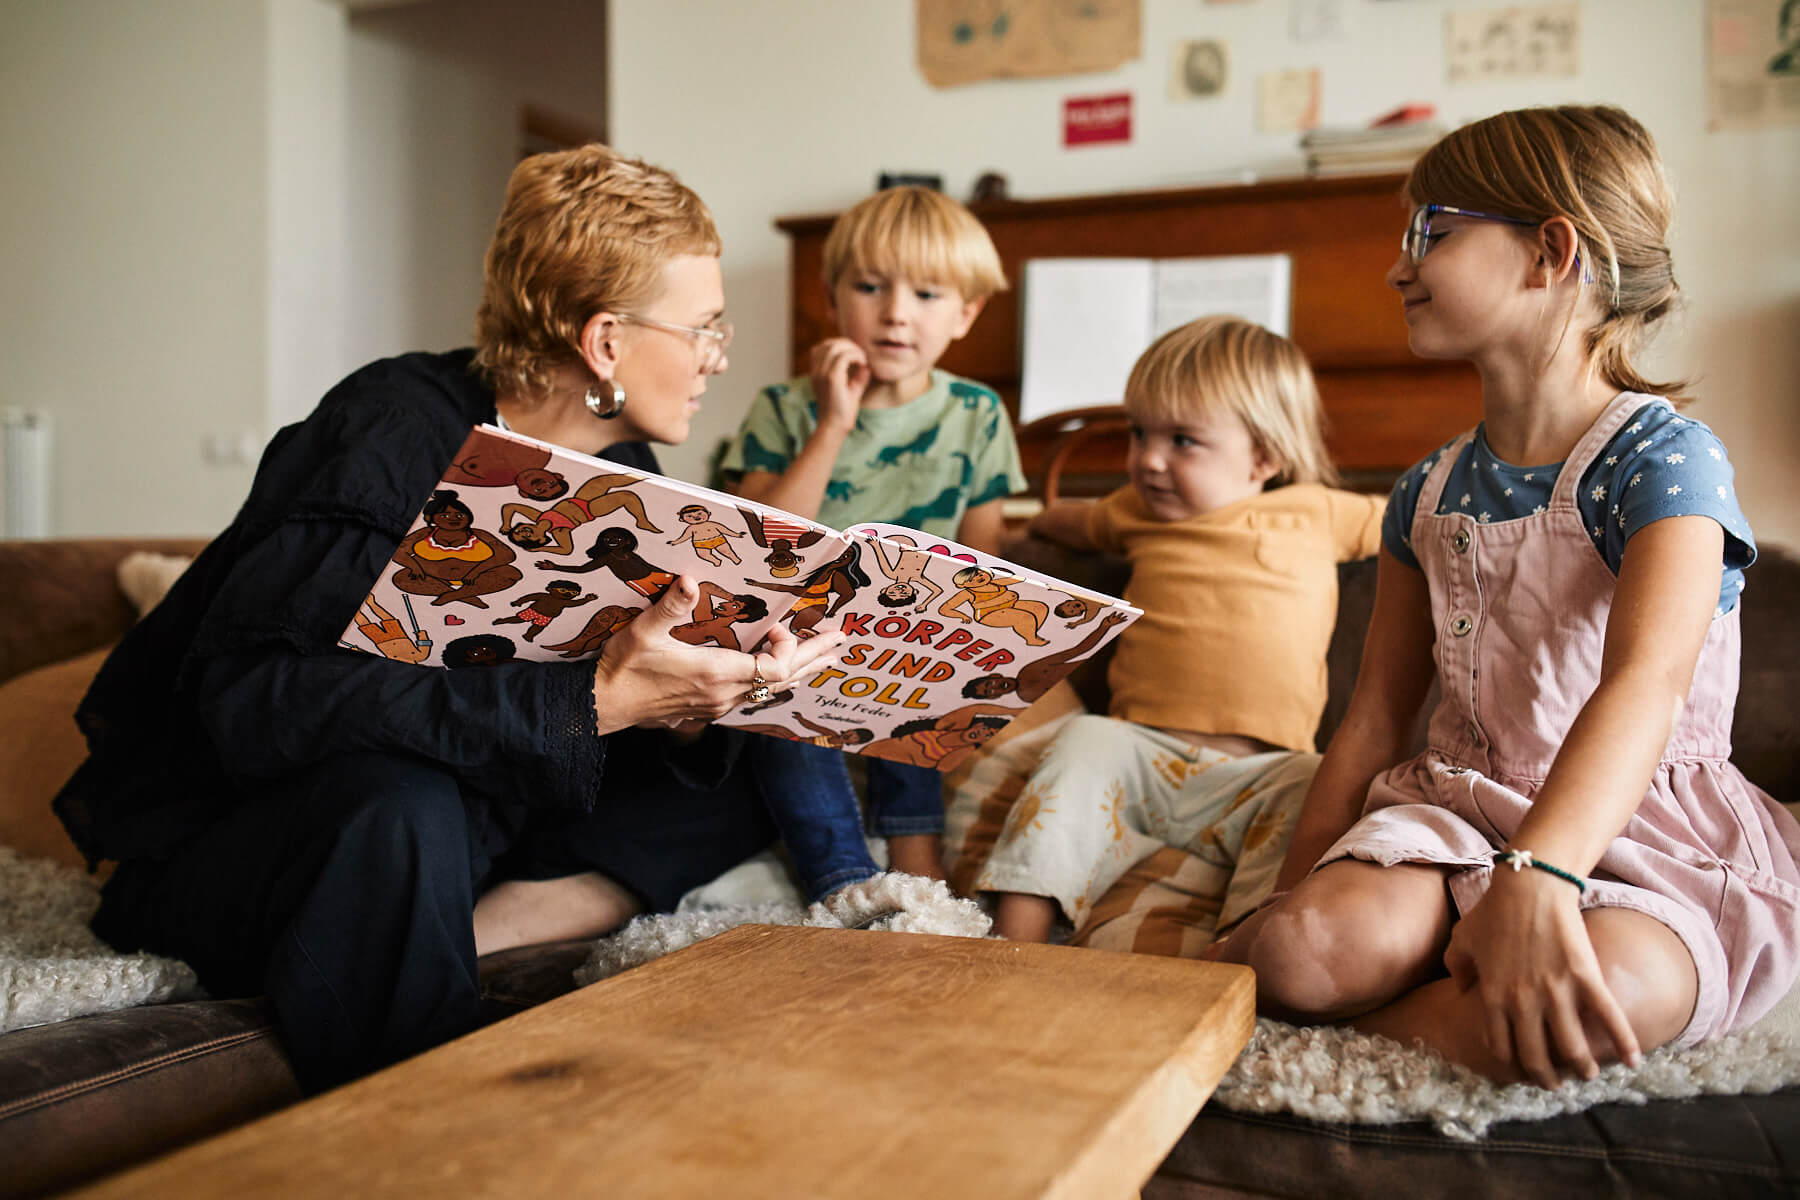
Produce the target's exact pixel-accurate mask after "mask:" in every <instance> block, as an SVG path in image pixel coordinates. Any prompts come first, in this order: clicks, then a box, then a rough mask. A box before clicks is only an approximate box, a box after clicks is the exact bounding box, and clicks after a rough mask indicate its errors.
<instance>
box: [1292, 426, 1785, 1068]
mask: <svg viewBox="0 0 1800 1200" xmlns="http://www.w3.org/2000/svg"><path fill="white" fill-rule="evenodd" d="M1643 400H1644V398H1643V397H1642V396H1636V395H1631V394H1629V393H1627V394H1624V395H1621V396H1620V397H1618V398H1617V399H1615V400H1614V401H1613V402H1612V404H1611V405H1609V406H1608V407H1607V409H1606V410H1605V411H1604V412H1603V413H1602V414H1601V415H1600V417H1599V419H1598V420H1596V421H1595V423H1594V425H1593V427H1592V428H1590V429H1589V430H1588V431H1587V433H1586V434H1585V435H1583V437H1582V438H1581V441H1580V442H1579V443H1578V444H1577V445H1576V447H1575V449H1574V450H1573V451H1571V452H1570V454H1569V457H1568V459H1567V461H1565V462H1564V464H1563V466H1562V468H1561V470H1560V472H1559V473H1558V476H1557V481H1556V486H1555V491H1554V493H1553V496H1552V499H1551V502H1550V504H1549V506H1548V507H1547V508H1546V509H1545V510H1544V511H1542V512H1538V513H1534V514H1532V515H1530V516H1526V517H1520V518H1518V519H1515V520H1507V521H1502V522H1499V523H1496V524H1485V525H1484V524H1480V523H1478V522H1477V521H1476V520H1475V519H1474V518H1472V517H1470V516H1468V515H1467V514H1465V513H1460V512H1451V513H1446V514H1443V515H1439V514H1438V512H1437V507H1438V498H1439V496H1440V495H1441V494H1442V492H1443V489H1444V484H1445V481H1446V479H1447V478H1448V477H1449V474H1450V468H1451V464H1452V463H1454V462H1455V460H1456V457H1457V455H1458V453H1459V452H1460V451H1461V450H1462V449H1463V447H1464V446H1465V445H1466V444H1467V443H1468V441H1469V438H1470V437H1472V436H1473V435H1472V434H1469V435H1464V437H1463V438H1461V439H1459V440H1458V441H1457V442H1456V443H1454V444H1453V445H1452V446H1450V447H1449V448H1448V449H1446V450H1445V451H1444V452H1443V453H1442V454H1441V455H1440V456H1439V457H1438V461H1437V463H1436V464H1435V465H1434V466H1433V468H1432V470H1431V472H1430V474H1429V475H1428V476H1427V477H1426V479H1425V482H1424V485H1423V487H1422V488H1421V490H1420V494H1419V501H1418V509H1417V511H1416V513H1415V515H1414V518H1413V525H1412V548H1413V552H1414V553H1415V554H1416V555H1417V556H1418V560H1419V565H1420V567H1421V568H1422V569H1423V571H1424V573H1425V577H1426V579H1427V581H1428V582H1429V584H1430V588H1431V615H1432V622H1433V625H1434V627H1435V629H1436V633H1437V645H1436V648H1435V654H1436V658H1437V668H1438V682H1439V685H1440V687H1441V689H1442V694H1443V699H1442V700H1441V701H1440V703H1439V704H1438V707H1437V709H1436V711H1435V712H1433V714H1432V718H1431V727H1430V736H1429V744H1430V749H1429V750H1427V751H1426V752H1425V753H1424V754H1422V755H1420V756H1419V757H1418V758H1416V759H1414V760H1412V761H1411V762H1408V763H1405V764H1402V765H1401V766H1398V767H1395V768H1394V769H1393V770H1391V771H1389V772H1387V773H1386V774H1384V775H1382V776H1379V777H1378V778H1377V779H1376V780H1375V782H1374V784H1373V785H1371V787H1370V789H1369V796H1368V802H1367V804H1366V805H1365V807H1364V809H1363V816H1362V818H1361V819H1360V820H1359V821H1358V822H1357V823H1356V824H1355V825H1354V826H1353V827H1351V829H1350V830H1349V832H1347V833H1346V834H1345V835H1344V836H1343V837H1342V838H1341V839H1340V840H1339V841H1338V843H1337V844H1336V845H1335V846H1333V847H1332V849H1331V850H1330V851H1329V852H1327V854H1326V856H1325V858H1324V860H1323V861H1325V862H1330V861H1332V860H1334V859H1338V858H1344V857H1353V858H1358V859H1363V860H1366V861H1370V862H1376V863H1380V864H1382V865H1384V866H1391V865H1393V864H1395V863H1402V862H1424V863H1443V864H1448V865H1451V866H1457V867H1462V868H1465V869H1464V870H1460V871H1456V872H1454V873H1452V874H1451V875H1450V876H1449V884H1450V893H1451V897H1452V899H1453V901H1454V902H1455V904H1456V906H1457V908H1458V910H1459V911H1461V912H1465V913H1466V912H1468V911H1469V910H1470V909H1471V908H1472V907H1473V906H1474V905H1475V904H1476V903H1477V902H1478V901H1479V900H1480V899H1481V897H1482V895H1483V894H1485V892H1486V890H1487V886H1488V881H1489V878H1490V875H1491V872H1492V869H1493V868H1492V866H1491V862H1490V859H1491V856H1492V855H1493V853H1494V851H1495V850H1497V849H1499V848H1500V847H1501V846H1502V845H1503V844H1504V843H1505V842H1506V841H1507V839H1508V838H1509V837H1511V835H1512V834H1513V832H1514V830H1516V829H1517V828H1518V826H1519V823H1520V821H1521V820H1522V819H1523V818H1524V816H1525V814H1526V812H1527V811H1528V810H1529V809H1530V807H1531V801H1532V798H1533V797H1534V796H1535V795H1536V794H1537V792H1538V789H1539V788H1541V787H1542V786H1543V783H1544V779H1545V777H1546V776H1547V775H1548V774H1549V772H1550V764H1551V762H1552V761H1553V760H1554V759H1555V757H1556V752H1557V750H1558V748H1559V747H1560V746H1561V745H1562V742H1563V739H1564V737H1565V736H1566V735H1567V733H1568V731H1569V727H1570V726H1571V725H1572V724H1573V723H1574V721H1575V718H1576V716H1577V714H1579V713H1580V711H1581V708H1582V706H1583V705H1584V704H1585V703H1586V702H1587V699H1588V697H1589V696H1590V695H1592V694H1593V691H1594V688H1595V687H1596V686H1597V685H1598V684H1599V681H1600V654H1601V649H1602V646H1603V645H1604V641H1605V636H1606V619H1607V614H1608V612H1609V611H1610V609H1611V605H1612V598H1613V591H1614V588H1615V584H1616V580H1615V579H1614V577H1613V574H1612V571H1611V570H1610V569H1609V568H1608V567H1607V565H1606V563H1605V561H1604V560H1603V559H1602V558H1601V556H1600V552H1599V550H1598V549H1596V548H1595V546H1594V544H1593V542H1592V541H1591V540H1590V539H1589V537H1588V535H1587V533H1586V531H1585V530H1584V529H1583V528H1582V520H1581V514H1580V512H1579V510H1578V509H1577V508H1576V503H1575V489H1576V488H1577V487H1579V486H1580V483H1581V479H1582V475H1583V474H1584V472H1585V471H1586V469H1587V467H1588V465H1589V464H1590V463H1591V462H1592V461H1593V459H1594V457H1595V456H1596V455H1597V454H1599V453H1600V452H1601V450H1602V449H1603V448H1604V447H1605V446H1606V445H1607V443H1608V442H1610V441H1611V440H1612V438H1613V436H1614V435H1615V434H1616V433H1617V432H1618V431H1619V429H1620V428H1621V427H1622V426H1623V425H1624V423H1625V421H1626V420H1627V419H1628V418H1629V417H1630V415H1631V414H1632V412H1634V411H1635V410H1636V409H1637V408H1638V407H1639V406H1640V405H1641V404H1642V403H1643ZM1737 686H1738V610H1737V609H1736V608H1735V607H1734V608H1733V609H1732V611H1731V612H1729V613H1726V614H1724V615H1723V616H1716V617H1715V618H1714V619H1713V623H1712V629H1711V631H1710V632H1709V633H1708V634H1707V638H1706V644H1705V646H1704V647H1703V648H1702V649H1701V651H1700V659H1699V662H1698V664H1697V665H1696V667H1695V671H1694V683H1693V688H1692V690H1691V691H1690V692H1689V694H1688V701H1687V705H1686V707H1685V708H1683V710H1682V712H1681V716H1680V718H1679V719H1678V720H1677V721H1676V724H1675V729H1674V731H1673V733H1672V734H1671V736H1670V738H1669V744H1668V747H1667V748H1666V749H1665V750H1664V752H1663V758H1662V762H1661V763H1660V764H1659V765H1658V766H1657V768H1656V774H1655V775H1654V777H1653V778H1652V779H1651V781H1650V789H1649V791H1648V792H1646V793H1645V795H1644V799H1643V802H1642V803H1641V804H1640V805H1639V807H1638V810H1637V813H1636V814H1635V815H1634V816H1633V817H1632V818H1631V820H1630V821H1629V822H1628V823H1627V824H1626V826H1625V828H1624V830H1623V831H1622V832H1621V833H1620V835H1619V836H1618V837H1617V838H1615V839H1614V840H1613V842H1612V844H1611V845H1610V846H1609V847H1608V848H1607V850H1606V853H1605V854H1604V855H1602V856H1601V859H1600V861H1599V863H1598V864H1597V865H1596V866H1595V868H1594V870H1593V872H1592V874H1591V877H1590V880H1589V885H1588V890H1587V893H1586V895H1585V896H1583V898H1582V901H1581V903H1582V907H1583V908H1593V907H1596V906H1620V907H1625V908H1632V909H1636V910H1638V911H1639V912H1643V913H1645V914H1647V915H1649V916H1651V917H1653V918H1655V919H1656V920H1658V921H1660V922H1662V923H1663V924H1664V925H1666V926H1668V927H1669V928H1670V929H1671V930H1673V931H1674V932H1675V934H1676V935H1677V936H1679V937H1680V938H1681V940H1682V942H1683V943H1684V944H1685V945H1686V946H1687V949H1688V951H1689V953H1691V954H1692V955H1693V957H1694V963H1695V966H1696V967H1697V968H1698V971H1699V981H1700V984H1699V993H1698V997H1697V999H1696V1002H1695V1006H1694V1012H1693V1015H1692V1016H1691V1017H1690V1018H1689V1021H1688V1024H1687V1027H1686V1028H1685V1029H1684V1030H1683V1031H1682V1033H1681V1035H1680V1037H1679V1038H1678V1039H1677V1042H1678V1043H1679V1044H1690V1043H1693V1042H1698V1041H1702V1040H1704V1039H1706V1038H1709V1037H1713V1036H1716V1035H1718V1034H1721V1033H1725V1032H1728V1031H1730V1030H1733V1029H1738V1028H1742V1027H1743V1026H1745V1025H1748V1024H1750V1023H1751V1022H1753V1021H1755V1020H1756V1018H1757V1017H1759V1016H1761V1015H1762V1014H1763V1013H1764V1012H1766V1011H1768V1010H1769V1009H1770V1008H1771V1007H1773V1006H1774V1004H1775V1003H1776V1001H1778V1000H1780V999H1781V998H1782V997H1783V996H1784V995H1785V994H1786V993H1787V991H1788V989H1789V988H1790V987H1792V986H1793V984H1794V979H1795V976H1796V974H1797V973H1800V868H1797V867H1796V862H1797V860H1800V823H1796V822H1795V820H1794V819H1793V817H1792V816H1790V815H1789V814H1788V813H1787V812H1786V810H1784V809H1782V808H1781V806H1780V805H1778V804H1776V803H1775V801H1774V800H1772V799H1771V798H1770V797H1769V796H1768V795H1766V794H1765V793H1764V792H1762V791H1761V790H1760V789H1758V788H1756V787H1755V786H1754V785H1752V784H1751V783H1750V782H1749V781H1748V780H1746V779H1745V778H1744V777H1743V775H1742V774H1740V773H1739V771H1738V770H1737V768H1736V767H1734V766H1732V764H1731V763H1730V762H1729V761H1727V756H1728V755H1729V754H1730V752H1731V718H1732V710H1733V708H1734V706H1735V704H1736V701H1737Z"/></svg>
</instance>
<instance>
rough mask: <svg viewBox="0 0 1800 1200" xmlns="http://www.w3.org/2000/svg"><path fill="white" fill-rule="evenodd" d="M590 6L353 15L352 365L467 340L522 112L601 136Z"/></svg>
mask: <svg viewBox="0 0 1800 1200" xmlns="http://www.w3.org/2000/svg"><path fill="white" fill-rule="evenodd" d="M602 7H603V6H602V5H601V4H600V3H598V2H597V0H509V2H508V3H506V4H495V3H492V0H432V2H431V3H420V4H411V5H406V6H402V7H398V8H392V9H385V10H379V11H373V12H367V13H362V14H359V15H358V16H357V17H355V18H354V19H353V21H352V24H351V38H350V45H349V56H350V66H349V78H350V100H349V109H350V112H351V115H352V119H353V122H354V129H353V134H352V137H351V151H350V153H351V167H350V179H349V187H348V195H349V203H350V209H351V212H352V213H353V214H354V219H353V220H352V222H351V228H350V240H349V244H350V248H351V263H352V267H351V272H352V280H353V285H352V287H351V295H350V297H349V302H348V310H347V313H348V319H349V329H350V333H349V337H350V346H351V351H352V353H351V360H352V361H354V362H362V361H366V360H369V359H374V358H379V357H383V356H385V355H389V354H394V353H397V352H399V351H401V350H419V349H429V350H442V349H448V348H450V347H452V346H461V345H467V344H468V343H469V341H470V340H471V339H472V338H473V336H474V329H475V309H476V306H477V305H478V304H479V303H480V300H481V262H482V255H483V252H484V251H485V250H486V248H487V242H488V237H489V235H490V234H491V233H492V231H493V228H494V218H495V217H496V216H497V215H498V214H499V211H500V201H501V198H502V197H503V195H504V193H505V190H506V180H507V176H508V175H510V174H511V172H512V168H513V164H514V163H515V162H517V161H518V157H519V150H520V144H521V142H520V131H521V126H520V117H521V114H522V112H523V110H524V108H525V106H526V105H528V104H529V105H534V106H536V107H539V108H544V109H548V110H550V111H552V112H554V113H557V114H559V115H561V116H562V117H565V118H569V119H573V120H576V121H580V122H584V123H586V124H588V125H591V126H592V127H594V128H596V129H598V128H600V127H601V125H602V120H603V117H604V114H605V111H606V86H605V76H606V62H605V59H606V53H605V48H606V42H605V28H604V22H603V20H602Z"/></svg>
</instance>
